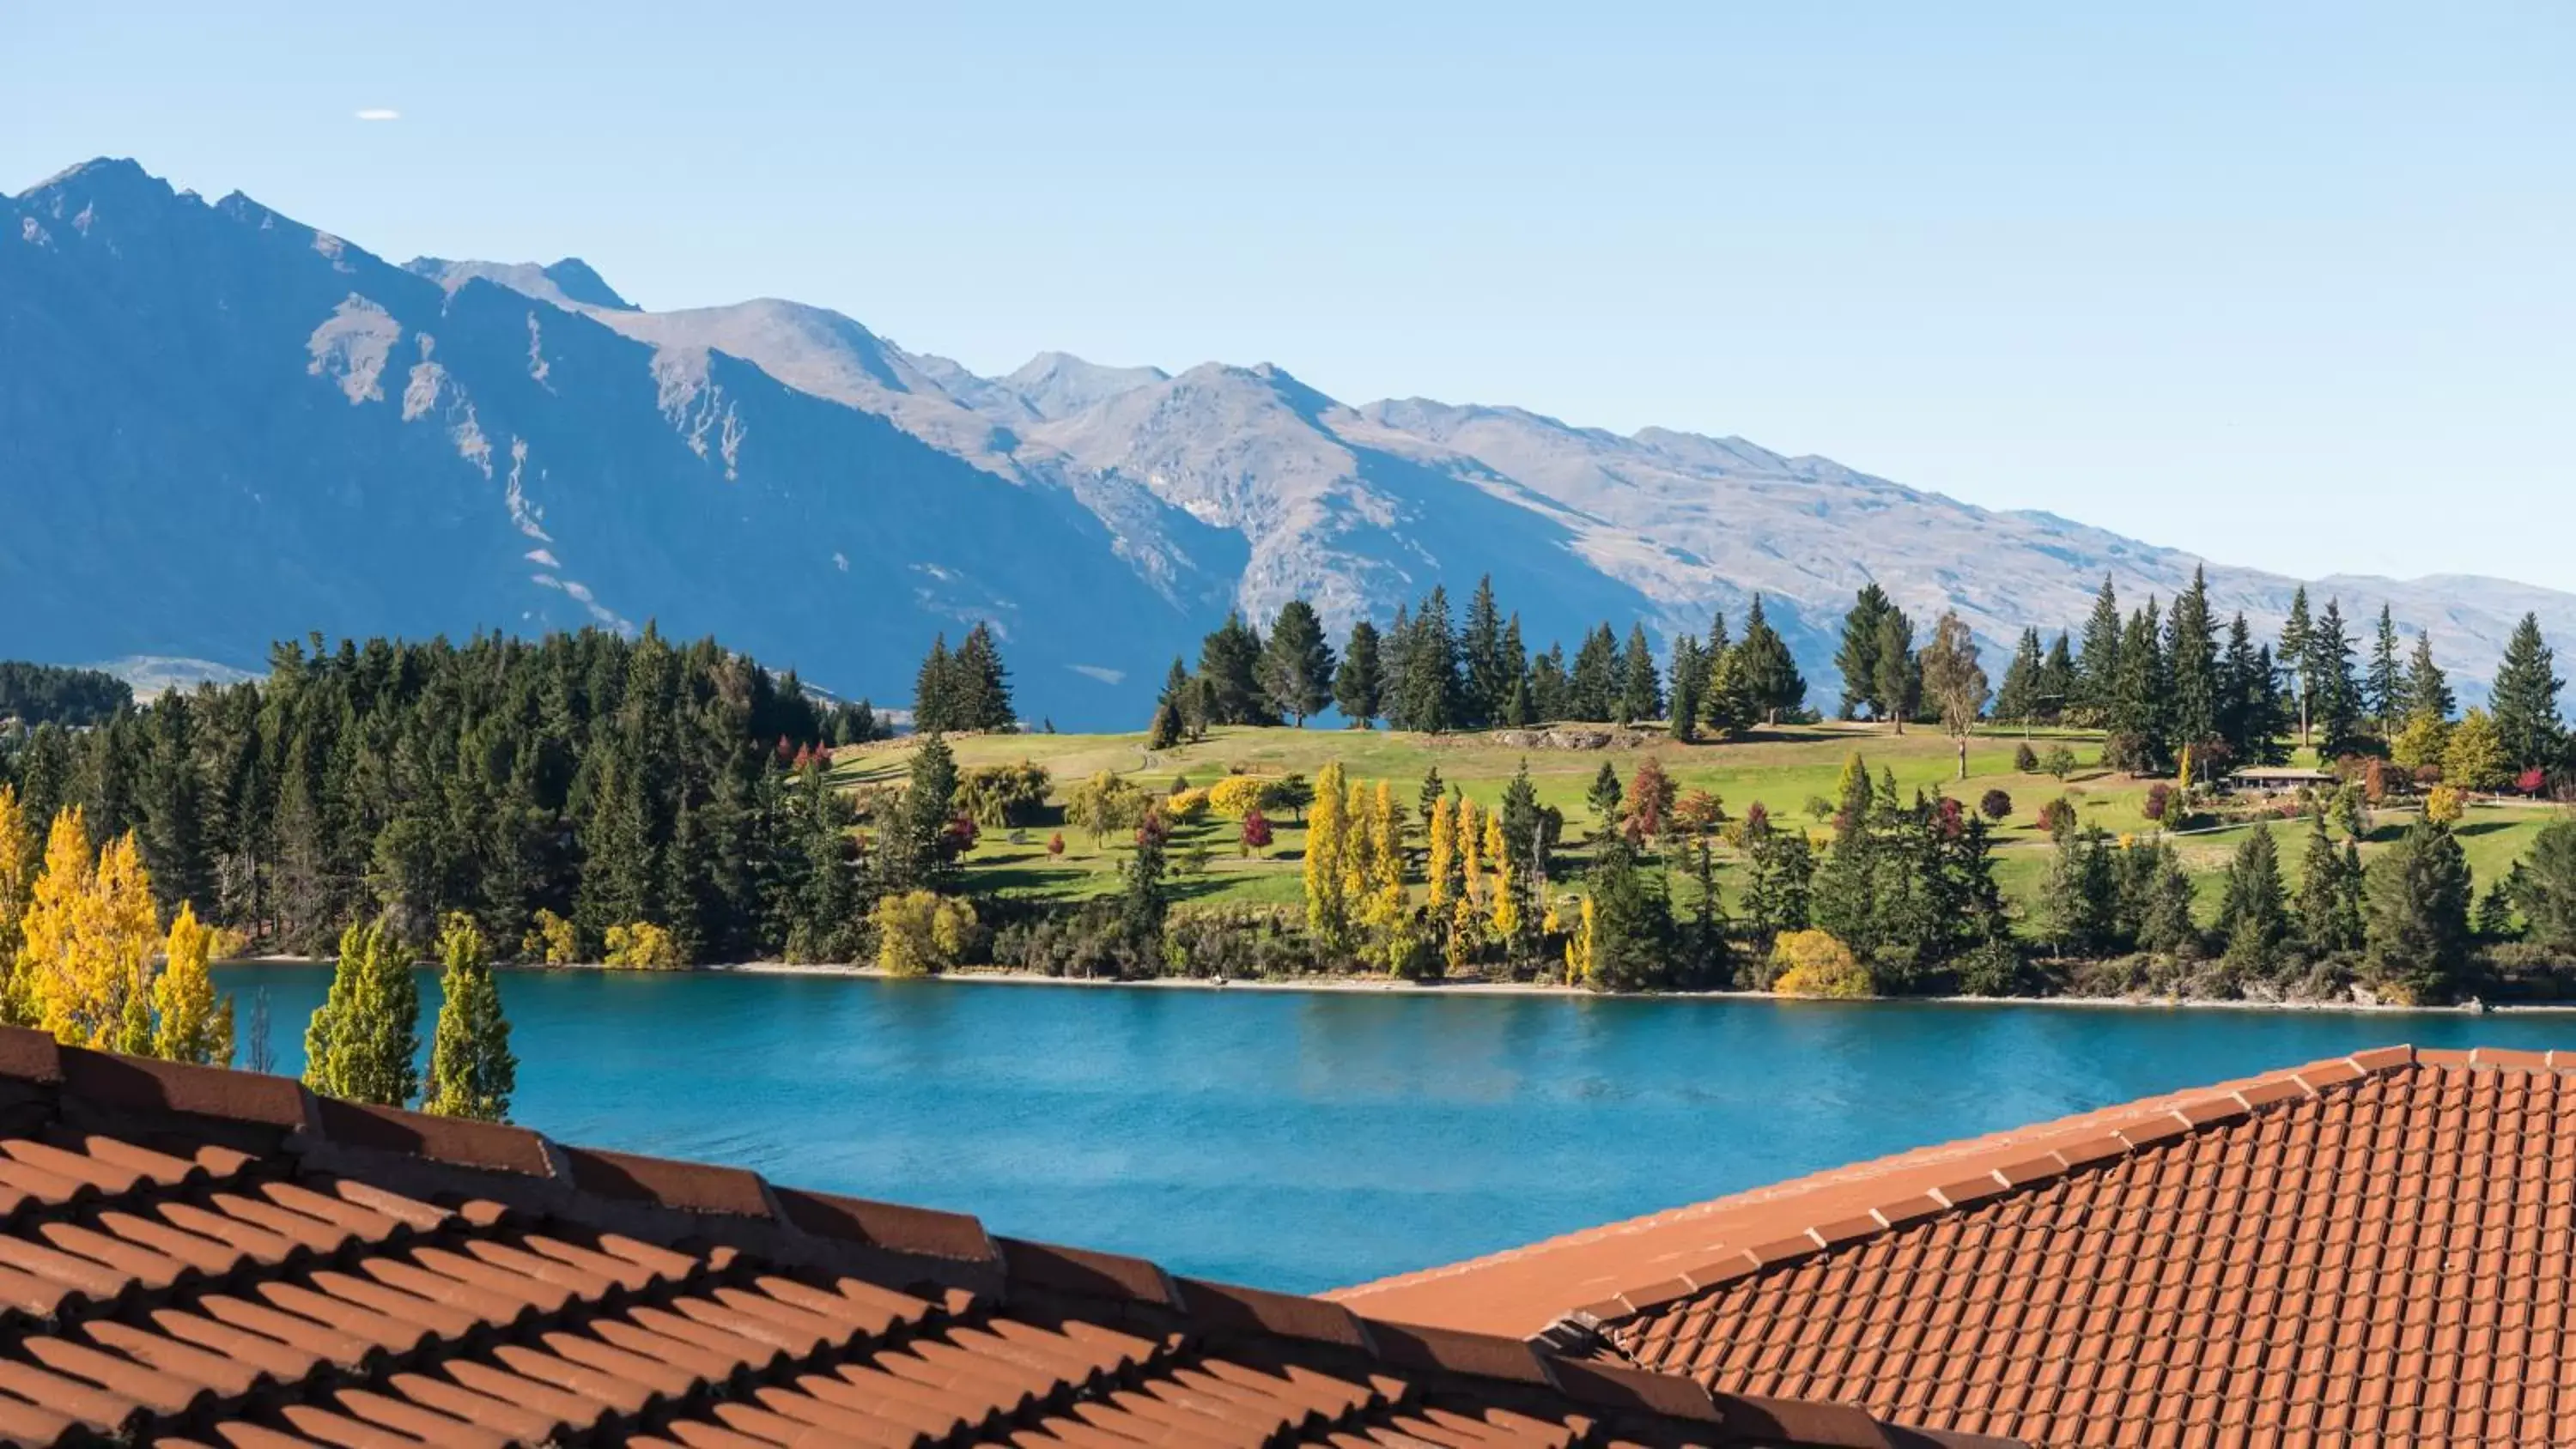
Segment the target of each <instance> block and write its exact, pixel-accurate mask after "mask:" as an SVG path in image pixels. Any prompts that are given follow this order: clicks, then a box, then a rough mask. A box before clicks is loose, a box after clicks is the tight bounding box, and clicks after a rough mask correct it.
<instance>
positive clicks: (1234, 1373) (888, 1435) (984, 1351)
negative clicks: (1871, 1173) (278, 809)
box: [0, 1030, 2001, 1449]
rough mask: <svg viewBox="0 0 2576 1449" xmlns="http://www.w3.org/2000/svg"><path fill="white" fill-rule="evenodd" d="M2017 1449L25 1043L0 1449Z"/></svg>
mask: <svg viewBox="0 0 2576 1449" xmlns="http://www.w3.org/2000/svg"><path fill="white" fill-rule="evenodd" d="M109 1440H115V1441H117V1442H122V1443H153V1444H162V1445H174V1446H189V1449H195V1446H223V1449H283V1446H290V1445H313V1444H324V1445H336V1446H343V1449H417V1446H420V1445H441V1446H444V1445H463V1446H494V1445H502V1444H536V1443H545V1444H553V1443H625V1444H636V1445H648V1446H654V1449H673V1446H683V1449H778V1446H789V1445H793V1446H809V1445H811V1446H864V1449H917V1446H930V1445H965V1444H970V1443H995V1444H1007V1445H1009V1446H1012V1449H1138V1446H1147V1445H1150V1446H1157V1449H1238V1446H1241V1449H1249V1446H1255V1445H1262V1446H1268V1445H1289V1444H1325V1443H1329V1444H1331V1445H1333V1446H1336V1449H1374V1446H1379V1445H1384V1446H1389V1449H1395V1446H1406V1449H1423V1446H1435V1449H1507V1446H1522V1445H1526V1446H1533V1449H1535V1446H1554V1449H1570V1446H1574V1445H1601V1446H1610V1445H1629V1444H1634V1445H1640V1446H1646V1445H1682V1444H1748V1445H1762V1444H1776V1445H1790V1444H1801V1445H1804V1444H1813V1445H1844V1446H1900V1445H1936V1444H1938V1445H1955V1446H1965V1445H1972V1444H1992V1443H1997V1442H2001V1441H1995V1440H1987V1439H1979V1438H1976V1437H1974V1436H1965V1435H1952V1434H1941V1435H1931V1434H1921V1433H1915V1432H1912V1431H1908V1430H1904V1429H1899V1428H1895V1427H1892V1426H1890V1425H1888V1424H1886V1423H1883V1422H1881V1421H1879V1420H1877V1419H1875V1418H1873V1417H1872V1416H1870V1415H1868V1414H1866V1413H1863V1412H1861V1411H1859V1410H1856V1409H1852V1408H1848V1407H1843V1406H1837V1405H1833V1404H1825V1403H1812V1402H1801V1401H1777V1400H1771V1399H1765V1398H1758V1397H1751V1396H1743V1395H1734V1394H1722V1393H1711V1392H1710V1391H1709V1390H1708V1389H1706V1388H1705V1387H1703V1386H1701V1385H1699V1384H1697V1383H1695V1382H1693V1381H1691V1380H1690V1379H1687V1378H1683V1377H1679V1376H1672V1375H1663V1374H1655V1373H1649V1372H1645V1371H1641V1370H1639V1369H1636V1368H1634V1367H1633V1366H1628V1365H1623V1364H1620V1363H1617V1362H1614V1361H1596V1360H1586V1359H1584V1358H1579V1357H1568V1356H1564V1355H1560V1354H1558V1353H1556V1352H1554V1351H1552V1350H1550V1349H1548V1348H1546V1347H1544V1346H1540V1345H1533V1344H1530V1343H1528V1342H1525V1341H1523V1340H1521V1339H1518V1338H1513V1337H1505V1336H1495V1335H1486V1334H1478V1333H1472V1332H1461V1331H1457V1330H1450V1329H1438V1328H1410V1327H1404V1326H1400V1325H1396V1324H1392V1323H1386V1322H1382V1321H1377V1320H1373V1319H1371V1318H1367V1317H1363V1316H1360V1315H1357V1314H1354V1313H1352V1312H1351V1311H1350V1310H1348V1309H1346V1308H1343V1307H1341V1306H1339V1305H1335V1304H1330V1303H1325V1302H1321V1301H1319V1300H1316V1299H1311V1298H1301V1297H1294V1296H1289V1295H1283V1294H1274V1293H1264V1292H1258V1291H1254V1290H1249V1289H1243V1288H1236V1287H1229V1286H1226V1285H1222V1284H1215V1283H1206V1282H1201V1281H1198V1280H1195V1279H1187V1278H1176V1277H1174V1276H1172V1275H1170V1274H1168V1273H1166V1272H1164V1271H1163V1270H1162V1269H1161V1268H1159V1267H1157V1266H1155V1265H1154V1264H1152V1263H1149V1262H1145V1261H1143V1260H1141V1259H1135V1258H1124V1257H1117V1256H1112V1255H1106V1254H1099V1253H1089V1252H1083V1251H1080V1250H1076V1249H1069V1248H1060V1247H1051V1246H1048V1245H1044V1244H1039V1243H1031V1242H1022V1241H1019V1240H1016V1239H1010V1238H1000V1237H995V1236H993V1235H991V1234H989V1233H987V1232H986V1231H985V1229H984V1227H983V1225H982V1224H981V1223H979V1222H977V1221H976V1220H975V1219H973V1218H971V1217H966V1216H962V1215H958V1214H952V1213H942V1212H932V1211H926V1210H922V1209H917V1208H903V1207H895V1206H891V1205H888V1204H883V1203H874V1202H866V1201H861V1200H856V1199H850V1198H841V1197H834V1196H830V1195H826V1194H819V1193H807V1192H800V1191H796V1190H793V1189H789V1188H784V1187H778V1186H774V1185H772V1184H770V1183H768V1182H766V1181H764V1180H763V1179H762V1178H760V1177H759V1176H758V1175H756V1174H753V1173H750V1172H745V1171H741V1170H738V1169H733V1168H723V1167H710V1166H703V1165H697V1164H690V1163H680V1162H668V1161H662V1160H659V1159H655V1158H647V1157H636V1156H630V1155H627V1154H623V1153H615V1152H602V1151H593V1150H588V1149H583V1148H578V1147H567V1146H563V1145H561V1144H559V1143H555V1142H552V1141H549V1140H548V1139H546V1138H545V1137H542V1136H540V1135H538V1134H536V1133H534V1132H529V1131H526V1130H523V1129H520V1128H514V1127H494V1126H484V1125H479V1124H473V1123H464V1122H455V1121H450V1120H446V1119H441V1118H433V1117H422V1116H417V1115H414V1114H411V1113H406V1112H393V1111H385V1110H382V1109H376V1108H367V1107H359V1106H353V1105H350V1104H347V1103H341V1102H334V1101H329V1100H323V1099H317V1098H315V1097H313V1096H312V1095H311V1094H309V1093H307V1092H306V1091H304V1089H303V1088H302V1087H301V1086H299V1085H298V1084H296V1083H294V1082H292V1081H288V1080H286V1079H283V1078H277V1077H265V1076H256V1075H252V1074H249V1073H238V1072H226V1071H217V1070H212V1069H207V1068H199V1067H180V1066H172V1065H169V1064H166V1063H159V1062H147V1061H139V1060H135V1059H132V1058H126V1057H118V1056H111V1055H107V1054H103V1053H96V1052H88V1051H82V1050H78V1049H69V1048H58V1047H56V1046H55V1045H54V1043H53V1042H52V1040H51V1039H50V1038H47V1037H44V1036H41V1035H39V1034H36V1033H32V1032H22V1031H7V1030H0V1443H10V1444H26V1445H54V1444H79V1443H87V1442H106V1441H109Z"/></svg>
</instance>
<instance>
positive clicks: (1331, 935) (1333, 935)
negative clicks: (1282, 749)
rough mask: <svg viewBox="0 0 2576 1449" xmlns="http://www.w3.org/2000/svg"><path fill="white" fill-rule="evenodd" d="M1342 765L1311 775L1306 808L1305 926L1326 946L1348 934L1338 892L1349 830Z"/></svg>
mask: <svg viewBox="0 0 2576 1449" xmlns="http://www.w3.org/2000/svg"><path fill="white" fill-rule="evenodd" d="M1342 789H1343V785H1342V766H1341V762H1340V761H1338V760H1337V761H1335V762H1333V763H1332V764H1329V765H1326V766H1325V767H1324V768H1323V769H1322V770H1321V771H1318V772H1317V774H1316V776H1315V803H1314V805H1313V807H1312V808H1310V809H1309V810H1308V811H1307V812H1306V865H1305V872H1306V929H1307V930H1309V931H1312V932H1314V933H1315V939H1316V940H1318V941H1320V942H1322V943H1323V944H1324V945H1325V946H1326V947H1327V948H1333V947H1338V946H1339V945H1340V944H1341V943H1342V942H1343V941H1344V940H1345V939H1347V938H1348V937H1349V935H1350V905H1349V903H1348V901H1347V899H1346V898H1345V897H1344V896H1343V894H1342V854H1343V852H1344V850H1345V849H1346V848H1347V847H1346V844H1345V837H1346V836H1347V835H1348V834H1349V833H1350V832H1349V828H1348V825H1347V823H1346V822H1347V819H1348V817H1347V816H1345V815H1344V814H1343V801H1342Z"/></svg>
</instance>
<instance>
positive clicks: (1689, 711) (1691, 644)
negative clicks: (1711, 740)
mask: <svg viewBox="0 0 2576 1449" xmlns="http://www.w3.org/2000/svg"><path fill="white" fill-rule="evenodd" d="M1707 687H1708V661H1707V659H1706V658H1704V657H1702V655H1701V653H1700V647H1699V638H1698V636H1696V635H1692V634H1684V635H1682V636H1681V637H1679V638H1677V639H1675V640H1674V641H1673V663H1672V687H1671V689H1670V690H1669V691H1668V697H1669V699H1670V700H1671V710H1670V718H1671V722H1672V737H1673V738H1674V739H1675V740H1676V741H1678V742H1680V743H1682V744H1688V743H1690V742H1691V741H1693V740H1695V739H1698V738H1699V706H1700V696H1701V694H1702V693H1703V692H1704V691H1705V690H1706V689H1707Z"/></svg>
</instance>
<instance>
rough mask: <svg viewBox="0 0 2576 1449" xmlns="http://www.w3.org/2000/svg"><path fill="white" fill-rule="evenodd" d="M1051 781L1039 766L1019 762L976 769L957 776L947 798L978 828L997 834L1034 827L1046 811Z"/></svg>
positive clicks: (983, 766) (980, 766) (979, 766)
mask: <svg viewBox="0 0 2576 1449" xmlns="http://www.w3.org/2000/svg"><path fill="white" fill-rule="evenodd" d="M1052 783H1053V781H1052V780H1051V779H1050V778H1049V776H1048V775H1047V772H1046V767H1045V766H1043V765H1034V764H1031V763H1029V762H1028V761H1027V760H1022V761H1020V762H1019V763H1018V764H1016V765H978V766H976V767H974V768H973V769H969V770H964V771H961V772H959V774H958V776H957V791H956V794H955V795H954V796H952V797H951V798H952V799H954V800H955V802H956V805H957V809H958V810H959V811H960V812H961V813H963V814H964V815H965V816H966V817H967V818H969V819H971V820H973V821H974V822H975V823H976V824H978V825H983V826H989V827H991V828H993V829H996V830H999V829H1003V828H1005V827H1008V826H1013V825H1033V824H1035V823H1037V817H1038V812H1039V811H1041V810H1043V809H1044V808H1046V798H1047V790H1048V788H1049V786H1050V785H1051V784H1052Z"/></svg>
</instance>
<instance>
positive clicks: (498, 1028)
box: [421, 915, 519, 1122]
mask: <svg viewBox="0 0 2576 1449" xmlns="http://www.w3.org/2000/svg"><path fill="white" fill-rule="evenodd" d="M438 954H439V958H440V960H441V962H442V963H443V964H444V965H445V967H446V970H445V971H444V972H443V973H442V974H441V975H440V977H439V996H440V1000H439V1006H438V1024H437V1026H436V1027H435V1028H434V1029H433V1030H432V1031H431V1033H430V1048H429V1090H428V1099H427V1100H426V1101H424V1102H423V1103H422V1104H421V1110H422V1111H424V1112H430V1113H434V1114H436V1115H438V1116H441V1117H465V1118H470V1119H472V1120H474V1121H477V1122H507V1121H508V1120H510V1096H511V1094H512V1093H513V1092H515V1091H517V1090H518V1084H519V1059H518V1058H517V1057H515V1056H513V1055H511V1053H510V1022H509V1018H507V1017H506V1016H504V1015H502V1012H501V989H500V986H499V984H498V983H497V982H495V981H494V980H493V977H492V965H491V962H490V960H489V959H488V957H489V952H488V950H487V948H486V947H485V945H484V941H483V933H482V932H481V931H480V930H479V929H477V928H476V926H475V924H474V921H473V918H472V917H469V916H464V915H452V916H449V917H448V918H447V921H446V924H445V927H444V928H443V929H442V930H441V932H440V934H439V941H438Z"/></svg>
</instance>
